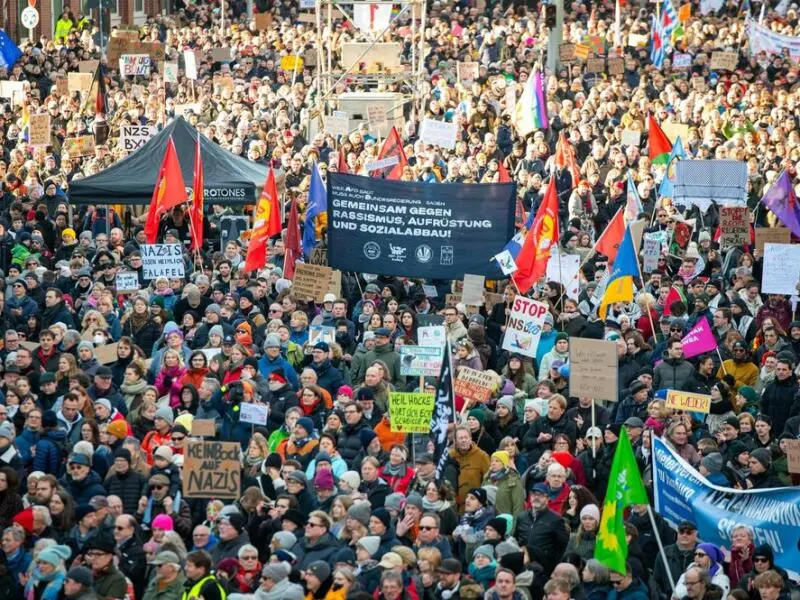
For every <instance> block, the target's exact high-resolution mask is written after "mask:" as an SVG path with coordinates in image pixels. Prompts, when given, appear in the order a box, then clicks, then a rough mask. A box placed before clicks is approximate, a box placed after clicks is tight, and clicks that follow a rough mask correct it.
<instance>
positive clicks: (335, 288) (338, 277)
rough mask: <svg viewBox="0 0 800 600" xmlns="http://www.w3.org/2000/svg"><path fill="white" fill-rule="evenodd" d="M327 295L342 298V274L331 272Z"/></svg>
mask: <svg viewBox="0 0 800 600" xmlns="http://www.w3.org/2000/svg"><path fill="white" fill-rule="evenodd" d="M328 293H329V294H333V295H334V296H336V297H337V298H340V297H341V296H342V272H341V271H339V270H337V269H333V270H332V271H331V283H330V285H329V286H328Z"/></svg>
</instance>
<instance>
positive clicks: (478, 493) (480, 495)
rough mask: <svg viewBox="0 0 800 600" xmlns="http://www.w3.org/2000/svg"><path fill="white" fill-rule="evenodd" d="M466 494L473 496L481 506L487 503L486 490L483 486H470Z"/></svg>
mask: <svg viewBox="0 0 800 600" xmlns="http://www.w3.org/2000/svg"><path fill="white" fill-rule="evenodd" d="M467 494H469V495H471V496H473V497H474V498H475V499H476V500H477V501H478V502H480V503H481V504H482V505H483V506H486V505H487V504H488V503H489V497H488V496H487V495H486V490H485V489H483V488H478V487H476V488H472V489H471V490H470V491H469V492H467Z"/></svg>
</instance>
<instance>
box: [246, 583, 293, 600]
mask: <svg viewBox="0 0 800 600" xmlns="http://www.w3.org/2000/svg"><path fill="white" fill-rule="evenodd" d="M303 598H305V594H304V593H303V587H302V586H300V585H298V584H296V583H292V582H291V581H289V580H288V579H281V580H280V581H279V582H278V583H276V584H275V585H274V586H273V588H272V589H271V590H270V591H266V590H265V589H263V588H261V587H259V588H258V589H257V590H256V592H255V600H303Z"/></svg>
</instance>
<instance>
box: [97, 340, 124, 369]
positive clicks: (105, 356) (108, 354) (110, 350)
mask: <svg viewBox="0 0 800 600" xmlns="http://www.w3.org/2000/svg"><path fill="white" fill-rule="evenodd" d="M118 346H119V342H115V343H113V344H105V345H103V346H97V347H96V348H95V349H94V355H95V357H96V358H97V362H99V363H100V364H102V365H110V364H111V363H113V362H117V361H118V360H119V356H117V347H118Z"/></svg>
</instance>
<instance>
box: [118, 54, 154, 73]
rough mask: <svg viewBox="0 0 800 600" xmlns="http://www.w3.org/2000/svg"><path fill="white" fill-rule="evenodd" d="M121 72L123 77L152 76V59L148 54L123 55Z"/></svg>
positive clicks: (120, 59)
mask: <svg viewBox="0 0 800 600" xmlns="http://www.w3.org/2000/svg"><path fill="white" fill-rule="evenodd" d="M119 72H120V75H122V76H123V77H133V76H135V75H140V76H143V77H147V76H148V75H150V57H149V56H148V55H147V54H123V55H122V56H120V57H119Z"/></svg>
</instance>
